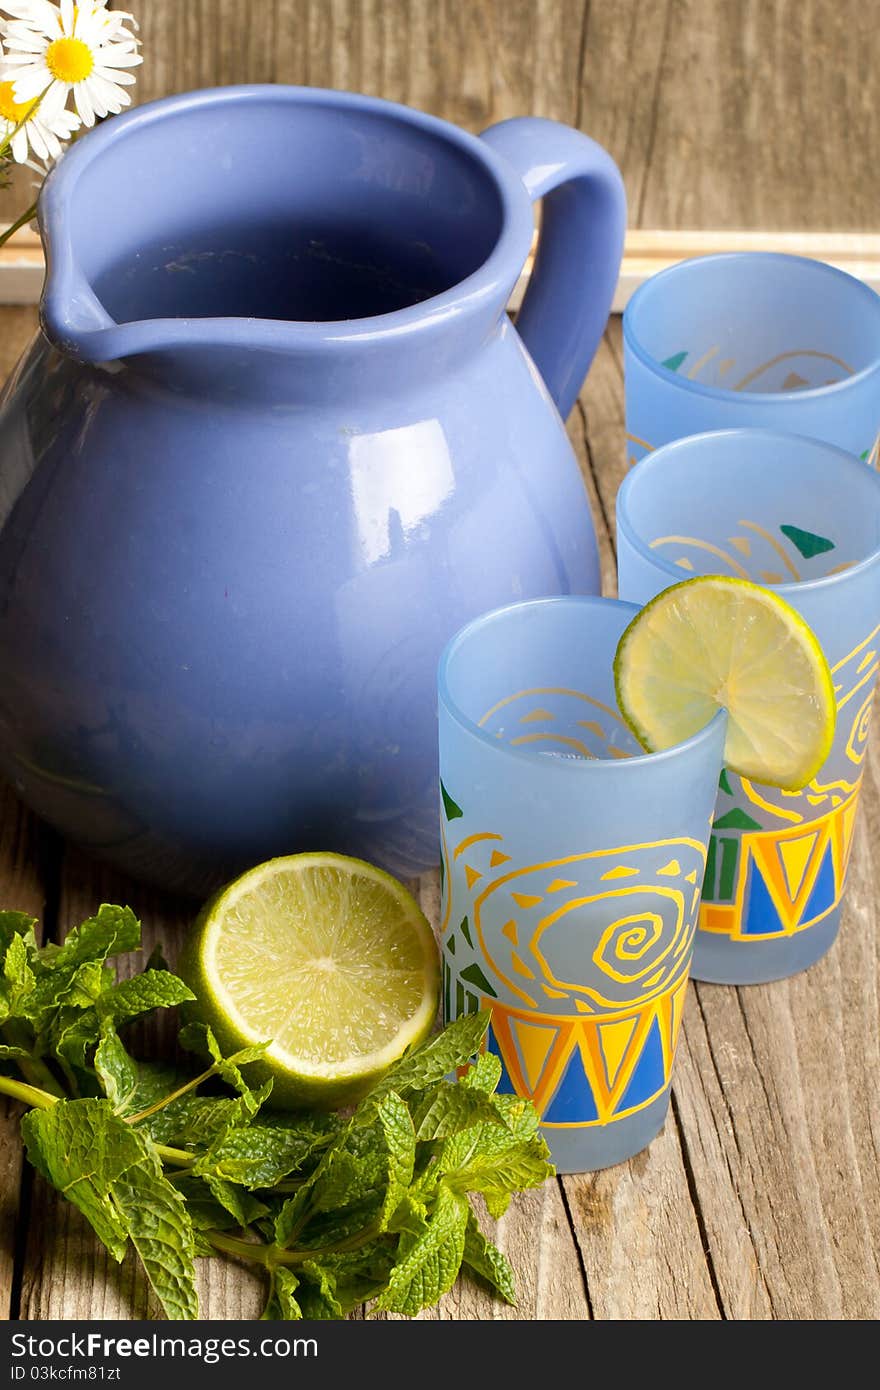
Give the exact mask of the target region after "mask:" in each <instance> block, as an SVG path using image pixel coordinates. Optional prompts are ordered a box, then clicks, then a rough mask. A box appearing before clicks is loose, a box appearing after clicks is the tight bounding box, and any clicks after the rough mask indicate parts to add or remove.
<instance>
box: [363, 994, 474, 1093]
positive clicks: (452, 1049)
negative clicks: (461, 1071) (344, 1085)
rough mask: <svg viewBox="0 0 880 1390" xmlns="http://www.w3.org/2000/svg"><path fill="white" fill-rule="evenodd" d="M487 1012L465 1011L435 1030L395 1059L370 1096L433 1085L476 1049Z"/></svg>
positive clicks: (410, 1090) (404, 1091)
mask: <svg viewBox="0 0 880 1390" xmlns="http://www.w3.org/2000/svg"><path fill="white" fill-rule="evenodd" d="M490 1016H491V1015H490V1014H489V1012H488V1010H483V1012H482V1013H478V1014H468V1015H466V1017H464V1018H459V1019H457V1020H456V1021H455V1023H450V1024H449V1026H448V1027H447V1028H444V1030H443V1032H442V1033H437V1034H435V1036H434V1037H432V1038H429V1039H428V1041H427V1042H426V1043H422V1045H421V1047H417V1048H416V1049H415V1051H414V1052H409V1053H407V1055H406V1056H405V1057H402V1058H401V1060H400V1061H399V1062H396V1063H395V1064H394V1066H393V1067H391V1068H390V1070H389V1071H387V1072H386V1073H385V1075H384V1076H383V1077H382V1080H381V1081H380V1082H379V1084H378V1085H377V1086H376V1087H375V1088H374V1089H373V1091H372V1092H371V1093H370V1094H371V1096H372V1097H375V1096H379V1095H383V1094H384V1093H385V1092H386V1091H396V1092H397V1093H398V1095H401V1096H403V1097H404V1099H406V1097H407V1096H408V1095H409V1094H410V1093H411V1092H412V1091H420V1090H423V1089H424V1088H425V1087H427V1086H433V1085H436V1083H437V1082H438V1081H442V1080H443V1079H444V1078H445V1077H446V1076H447V1075H448V1074H449V1072H451V1071H454V1070H455V1068H456V1067H463V1066H466V1065H467V1063H468V1062H469V1061H470V1059H471V1058H472V1057H473V1056H474V1054H475V1053H477V1052H479V1050H480V1043H481V1042H482V1041H483V1037H484V1035H485V1033H486V1029H487V1028H488V1027H489V1019H490Z"/></svg>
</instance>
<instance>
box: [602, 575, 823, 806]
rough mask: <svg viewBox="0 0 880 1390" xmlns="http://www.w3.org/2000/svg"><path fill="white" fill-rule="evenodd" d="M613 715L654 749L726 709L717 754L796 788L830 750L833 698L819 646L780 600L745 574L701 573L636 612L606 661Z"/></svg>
mask: <svg viewBox="0 0 880 1390" xmlns="http://www.w3.org/2000/svg"><path fill="white" fill-rule="evenodd" d="M614 683H615V688H616V691H617V700H618V704H619V706H620V712H621V714H622V715H623V717H624V719H625V720H626V722H627V724H628V725H629V727H630V729H631V730H632V731H633V733H634V734H635V736H636V738H637V739H638V741H639V743H640V744H641V745H642V747H643V748H645V749H647V750H648V751H649V752H659V751H660V750H662V749H664V748H669V747H671V746H672V745H673V744H676V743H681V742H682V741H683V740H685V739H687V738H690V737H692V736H693V735H694V734H695V733H697V732H698V730H700V729H702V728H704V727H705V725H706V724H708V722H709V720H710V719H711V718H712V717H713V715H714V714H715V712H716V710H717V709H718V708H719V707H723V708H724V709H726V710H727V712H728V723H727V742H726V744H725V748H724V762H725V765H726V766H727V767H728V768H729V769H730V770H731V772H736V773H738V774H739V775H740V776H741V777H747V778H749V779H750V780H751V781H753V782H764V783H765V784H767V785H768V786H774V787H781V788H782V789H783V790H785V791H798V790H800V788H802V787H805V786H806V785H807V783H808V782H810V781H811V780H812V778H813V777H815V775H816V773H817V772H818V771H819V769H820V768H821V766H822V764H823V763H824V762H825V760H826V758H827V757H828V754H829V753H830V751H831V745H832V742H833V740H834V723H835V717H836V704H835V697H834V684H833V681H832V678H831V672H830V670H829V667H828V662H827V660H826V657H825V654H824V652H823V651H822V648H821V646H820V644H819V640H818V638H817V637H816V635H815V633H814V632H813V630H812V628H810V627H809V625H808V624H807V623H806V622H805V621H804V619H803V618H802V617H801V616H800V614H799V613H798V612H796V610H795V609H794V608H792V606H791V604H789V603H786V601H785V599H783V598H781V597H780V596H779V595H778V594H775V593H773V592H772V590H770V589H764V588H762V587H761V586H760V585H758V584H752V583H750V582H749V581H748V580H745V579H733V578H727V577H722V576H721V575H707V576H698V577H697V578H695V579H686V580H685V581H684V582H683V583H681V584H674V585H673V586H672V588H670V589H664V590H663V592H662V593H660V594H658V595H657V597H656V598H654V599H652V600H651V602H650V603H648V604H646V605H645V607H644V608H643V609H642V610H641V612H639V613H638V614H637V615H636V617H635V618H633V620H632V622H631V623H630V625H629V627H628V628H627V629H626V631H625V632H624V634H623V636H622V637H621V639H620V643H619V645H618V648H617V654H616V656H615V659H614Z"/></svg>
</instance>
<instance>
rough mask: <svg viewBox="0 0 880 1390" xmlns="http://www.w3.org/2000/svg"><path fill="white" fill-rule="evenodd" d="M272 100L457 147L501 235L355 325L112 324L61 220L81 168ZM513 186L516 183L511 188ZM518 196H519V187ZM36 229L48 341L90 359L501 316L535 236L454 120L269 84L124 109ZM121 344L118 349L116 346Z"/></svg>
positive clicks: (74, 161) (93, 135) (347, 95)
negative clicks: (155, 128)
mask: <svg viewBox="0 0 880 1390" xmlns="http://www.w3.org/2000/svg"><path fill="white" fill-rule="evenodd" d="M266 101H269V102H270V103H273V104H275V105H278V106H282V105H285V106H301V105H304V104H305V105H309V106H312V107H325V108H336V109H340V108H342V109H345V108H349V109H352V110H355V111H360V112H365V113H368V114H375V115H377V116H385V117H386V118H391V119H394V120H397V121H399V122H401V123H402V124H404V125H407V126H409V127H410V128H412V129H415V130H416V131H419V132H424V133H426V134H428V135H433V136H435V137H439V138H441V139H443V140H446V141H448V142H450V143H451V144H453V145H455V146H457V147H458V148H459V149H460V150H462V151H463V152H464V153H465V154H467V155H468V156H469V157H470V158H471V159H473V160H474V162H475V163H476V165H477V166H478V167H479V168H480V170H481V171H482V173H483V174H484V175H485V176H486V177H487V178H488V179H490V180H491V181H492V185H493V187H494V189H495V192H496V195H497V197H498V200H499V207H500V230H499V233H498V236H497V239H496V241H495V243H494V245H493V247H492V249H491V251H490V252H489V254H488V255H487V256H486V257H485V259H484V260H483V261H482V263H481V264H480V265H479V266H477V267H476V269H475V270H473V271H472V272H471V273H470V274H469V275H467V276H465V277H464V278H463V279H462V280H459V281H457V282H456V283H455V284H454V285H452V286H450V287H449V289H446V290H443V291H441V292H440V293H439V294H435V295H430V296H428V297H427V298H426V299H423V300H419V301H417V302H416V303H415V304H411V305H407V306H405V307H403V308H401V309H395V310H392V311H390V312H388V313H384V314H375V315H371V316H370V317H366V318H353V319H326V320H324V319H318V320H315V319H269V318H259V317H254V318H248V317H245V316H240V315H232V316H221V315H217V316H211V317H208V316H206V317H203V318H202V317H199V318H140V319H129V320H125V321H123V322H118V321H117V320H115V319H113V318H112V317H111V315H110V314H109V312H108V311H107V309H106V308H105V306H104V305H103V303H102V302H101V301H100V300H99V299H98V297H97V295H95V293H94V290H93V288H92V286H91V285H90V284H89V282H88V280H87V279H86V277H85V275H83V273H82V272H81V271H80V269H79V267H78V264H77V257H76V253H75V249H74V245H73V239H72V237H71V233H70V219H69V218H68V217H67V216H66V213H67V211H68V209H69V207H70V204H71V202H72V200H73V198H74V197H75V196H76V188H77V185H78V182H79V180H80V177H81V175H82V174H83V173H84V171H85V170H86V169H87V168H88V167H89V166H90V165H92V164H93V163H94V162H95V161H96V160H97V159H100V158H101V156H102V155H103V154H104V153H105V152H106V151H107V150H108V149H109V148H110V147H111V146H112V145H114V144H116V143H118V142H119V141H120V140H124V139H126V137H127V135H128V134H129V133H130V132H132V131H133V130H137V129H143V128H146V127H148V126H151V125H154V124H156V123H157V122H161V121H163V120H165V119H166V118H167V117H168V116H171V115H174V114H177V113H186V112H192V111H197V110H200V109H204V108H210V107H221V106H225V105H231V104H238V103H247V104H251V103H260V102H266ZM512 180H515V183H513V184H512ZM519 188H521V189H522V197H521V198H519V197H517V192H518V189H519ZM38 219H39V225H40V232H41V235H42V238H43V243H44V247H45V252H46V265H47V273H46V281H45V284H44V287H43V294H42V299H41V315H42V318H43V323H44V326H45V327H46V329H47V332H48V333H49V336H50V337H51V338H53V339H55V340H56V341H59V342H60V343H61V344H62V345H63V346H64V347H66V348H68V349H70V348H80V349H82V350H81V351H80V353H79V354H78V355H80V356H83V357H85V358H86V359H90V360H92V361H109V360H112V359H114V358H117V357H125V356H129V355H133V354H137V353H143V352H148V351H150V350H151V349H162V348H168V349H173V348H181V347H210V346H227V345H232V346H236V345H237V340H238V339H246V342H247V346H249V347H251V348H264V349H270V350H271V349H273V348H274V349H290V348H292V347H296V346H297V345H299V346H301V347H304V348H308V349H310V350H316V349H319V348H321V347H322V346H327V347H339V346H340V345H349V346H355V345H357V344H359V343H364V342H369V343H375V342H376V340H377V339H378V340H381V341H382V342H391V341H393V340H394V339H397V338H400V337H402V336H403V335H406V334H412V333H413V332H418V331H419V330H421V331H422V332H424V331H426V330H427V329H429V328H431V327H433V326H436V325H437V324H438V323H445V322H448V320H449V319H450V318H453V317H459V316H460V315H461V314H463V313H465V312H470V313H473V312H477V311H479V309H480V308H483V307H487V306H488V305H489V304H490V303H492V302H493V301H494V300H495V299H501V297H502V296H504V298H503V303H502V304H501V310H503V306H504V304H506V302H507V299H508V298H509V296H510V293H512V291H513V288H514V286H515V284H516V279H517V277H518V275H519V273H520V270H521V269H522V266H523V264H524V263H525V260H526V257H527V255H528V251H529V247H530V245H531V238H532V230H533V228H532V217H531V201H530V199H529V195H528V191H527V189H526V187H525V184H524V183H523V182H522V180H521V178H520V176H519V174H518V172H517V171H516V170H515V169H514V168H513V166H511V165H508V164H507V162H506V161H505V160H504V159H503V158H502V156H500V155H499V154H497V153H496V151H495V150H494V149H492V147H491V146H490V145H488V144H487V143H486V142H484V141H483V140H481V139H480V137H479V136H477V135H472V134H471V133H470V132H469V131H465V130H462V129H461V128H460V127H459V126H456V125H454V124H453V123H452V122H451V121H445V120H443V119H442V118H440V117H438V116H432V115H429V114H428V113H427V112H424V111H420V110H418V109H416V108H415V107H411V106H406V105H404V104H403V103H402V102H394V101H387V100H386V99H385V98H382V97H372V96H365V95H362V94H360V93H357V92H347V91H337V90H336V89H334V88H328V87H301V86H291V85H284V84H276V83H251V84H247V85H232V86H225V87H211V88H203V89H198V90H196V91H192V92H184V93H181V94H180V95H177V96H171V97H163V98H160V99H159V100H156V101H152V102H147V103H145V104H144V105H143V106H138V107H136V108H135V109H134V110H132V111H127V112H125V113H124V114H123V115H121V116H117V117H115V118H114V119H113V120H112V121H108V122H106V123H105V124H104V125H102V126H98V127H97V128H95V129H94V130H92V131H90V132H89V134H88V135H87V136H86V137H84V138H83V139H82V140H81V141H80V142H79V143H77V144H76V145H75V146H74V147H73V148H72V149H71V150H70V151H69V152H68V153H67V154H66V155H65V157H64V158H63V160H62V161H61V162H60V163H59V164H58V165H57V166H56V168H55V169H54V170H53V171H52V173H51V174H50V176H49V178H48V179H47V181H46V183H45V185H44V188H43V191H42V193H41V196H40V199H39V204H38ZM78 297H79V303H80V305H81V304H82V303H83V301H84V300H85V301H87V302H88V313H86V314H84V315H82V316H81V318H82V321H81V322H80V323H79V324H77V322H76V315H75V313H72V312H71V308H72V306H75V305H76V304H77V300H78ZM117 337H118V338H120V339H124V340H125V342H124V343H122V345H121V346H118V347H117V346H116V344H115V343H114V341H113V340H115V339H116V338H117Z"/></svg>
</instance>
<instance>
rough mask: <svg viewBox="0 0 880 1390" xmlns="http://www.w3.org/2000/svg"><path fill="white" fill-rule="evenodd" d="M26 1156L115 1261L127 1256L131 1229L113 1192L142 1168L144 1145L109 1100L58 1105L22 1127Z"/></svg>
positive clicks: (25, 1119)
mask: <svg viewBox="0 0 880 1390" xmlns="http://www.w3.org/2000/svg"><path fill="white" fill-rule="evenodd" d="M21 1132H22V1136H23V1138H24V1142H25V1146H26V1149H27V1156H28V1158H29V1159H30V1161H31V1163H32V1164H33V1165H34V1167H35V1168H36V1169H37V1171H38V1172H39V1173H41V1174H42V1176H43V1177H44V1178H45V1179H46V1180H47V1182H50V1183H51V1184H52V1185H53V1187H57V1188H58V1190H59V1192H61V1193H63V1194H64V1196H65V1197H66V1198H67V1199H68V1201H71V1202H73V1204H74V1206H76V1207H78V1208H79V1210H80V1211H81V1212H82V1214H83V1216H84V1217H85V1218H86V1220H87V1221H88V1222H90V1224H91V1225H92V1227H93V1228H94V1230H95V1233H96V1234H97V1236H98V1237H99V1239H100V1240H102V1241H103V1243H104V1244H105V1245H106V1247H107V1249H108V1250H109V1251H110V1253H111V1255H112V1256H113V1258H114V1259H115V1260H121V1259H122V1257H123V1255H124V1254H125V1246H126V1239H127V1236H128V1228H127V1224H126V1222H125V1219H124V1217H123V1216H122V1215H121V1213H120V1211H119V1209H118V1207H117V1206H116V1203H115V1202H114V1200H113V1196H112V1187H113V1184H114V1182H116V1181H117V1179H119V1178H121V1177H122V1175H123V1174H124V1173H126V1172H127V1171H128V1169H129V1168H131V1167H133V1165H135V1164H137V1163H142V1162H143V1161H144V1157H145V1152H146V1151H145V1149H144V1145H143V1141H142V1140H141V1139H140V1138H139V1137H138V1135H137V1134H136V1133H135V1132H134V1130H132V1129H130V1128H129V1126H128V1125H126V1124H124V1123H123V1121H122V1120H119V1119H117V1117H116V1116H115V1115H114V1114H113V1110H112V1108H111V1106H110V1103H109V1101H106V1100H68V1101H59V1102H58V1103H57V1105H53V1106H52V1109H51V1110H32V1111H30V1112H29V1113H28V1114H27V1115H25V1116H24V1117H23V1119H22V1122H21Z"/></svg>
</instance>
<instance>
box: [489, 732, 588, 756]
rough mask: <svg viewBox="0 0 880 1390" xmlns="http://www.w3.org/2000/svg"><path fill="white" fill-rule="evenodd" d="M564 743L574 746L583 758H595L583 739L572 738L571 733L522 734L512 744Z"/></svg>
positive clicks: (515, 745) (569, 746)
mask: <svg viewBox="0 0 880 1390" xmlns="http://www.w3.org/2000/svg"><path fill="white" fill-rule="evenodd" d="M544 742H548V743H563V744H565V746H566V747H567V748H573V749H574V750H575V752H576V753H578V754H579V755H580V756H581V757H582V758H594V757H595V756H596V755H595V753H591V752H590V750H589V748H588V747H587V745H586V744H585V743H584V742H583V740H582V739H579V738H572V737H571V735H570V734H520V735H519V737H518V738H512V739H511V740H510V744H511V747H512V748H518V747H519V746H520V745H521V744H523V743H544Z"/></svg>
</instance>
